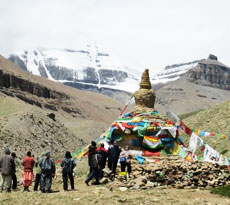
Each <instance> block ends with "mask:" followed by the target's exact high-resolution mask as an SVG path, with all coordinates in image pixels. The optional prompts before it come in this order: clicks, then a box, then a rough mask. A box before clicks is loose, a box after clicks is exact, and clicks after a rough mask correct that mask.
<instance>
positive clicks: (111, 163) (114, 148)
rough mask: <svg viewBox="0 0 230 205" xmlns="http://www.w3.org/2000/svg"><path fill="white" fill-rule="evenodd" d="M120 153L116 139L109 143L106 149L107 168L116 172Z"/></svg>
mask: <svg viewBox="0 0 230 205" xmlns="http://www.w3.org/2000/svg"><path fill="white" fill-rule="evenodd" d="M120 153H121V148H120V147H119V146H118V143H117V141H114V142H113V145H110V147H109V149H108V154H109V157H108V167H109V169H110V170H111V171H112V172H113V173H114V174H116V169H117V163H118V159H119V156H120Z"/></svg>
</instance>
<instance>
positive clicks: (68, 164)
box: [61, 151, 76, 191]
mask: <svg viewBox="0 0 230 205" xmlns="http://www.w3.org/2000/svg"><path fill="white" fill-rule="evenodd" d="M61 167H62V179H63V188H64V190H65V191H67V190H68V178H69V180H70V185H71V189H72V190H74V177H73V169H74V167H76V163H75V161H74V160H73V159H72V156H71V153H70V152H69V151H67V152H66V153H65V158H64V159H63V160H62V161H61Z"/></svg>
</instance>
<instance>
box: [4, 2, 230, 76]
mask: <svg viewBox="0 0 230 205" xmlns="http://www.w3.org/2000/svg"><path fill="white" fill-rule="evenodd" d="M0 5H1V7H0V19H1V21H0V45H1V46H0V54H2V55H3V56H6V57H7V56H8V55H9V54H11V53H14V52H18V51H22V50H25V49H30V48H34V47H52V48H54V47H55V48H72V49H78V48H79V47H81V45H82V44H84V43H85V42H88V41H90V42H94V43H96V44H97V45H98V46H99V47H100V48H102V49H104V50H106V51H108V52H110V53H111V54H112V55H115V56H117V57H118V58H119V59H120V60H121V61H122V62H124V63H125V64H127V65H129V66H133V67H136V69H139V70H143V69H144V68H149V69H150V71H151V73H153V74H154V73H156V72H158V71H159V70H161V69H163V68H164V67H165V66H166V65H170V64H174V63H181V62H186V61H191V60H196V59H201V58H205V57H207V56H208V54H209V53H213V54H215V55H217V56H218V57H219V60H220V61H221V62H223V63H225V64H227V65H228V66H230V52H229V48H230V12H229V8H230V1H228V0H191V1H189V0H39V1H36V0H20V1H19V0H0Z"/></svg>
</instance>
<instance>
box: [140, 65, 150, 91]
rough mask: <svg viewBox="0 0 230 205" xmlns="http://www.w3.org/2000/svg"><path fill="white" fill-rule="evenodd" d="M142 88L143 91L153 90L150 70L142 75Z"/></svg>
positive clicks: (146, 70)
mask: <svg viewBox="0 0 230 205" xmlns="http://www.w3.org/2000/svg"><path fill="white" fill-rule="evenodd" d="M140 88H142V89H152V85H151V83H150V80H149V69H145V71H144V72H143V74H142V77H141V82H140Z"/></svg>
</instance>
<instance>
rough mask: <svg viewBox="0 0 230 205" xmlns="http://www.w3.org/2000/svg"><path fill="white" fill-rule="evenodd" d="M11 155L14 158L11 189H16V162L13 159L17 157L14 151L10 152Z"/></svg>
mask: <svg viewBox="0 0 230 205" xmlns="http://www.w3.org/2000/svg"><path fill="white" fill-rule="evenodd" d="M11 157H12V158H13V160H14V166H13V173H12V181H13V186H12V189H13V190H16V189H17V184H18V182H17V176H16V163H15V159H16V158H17V156H16V153H15V152H12V153H11Z"/></svg>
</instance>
